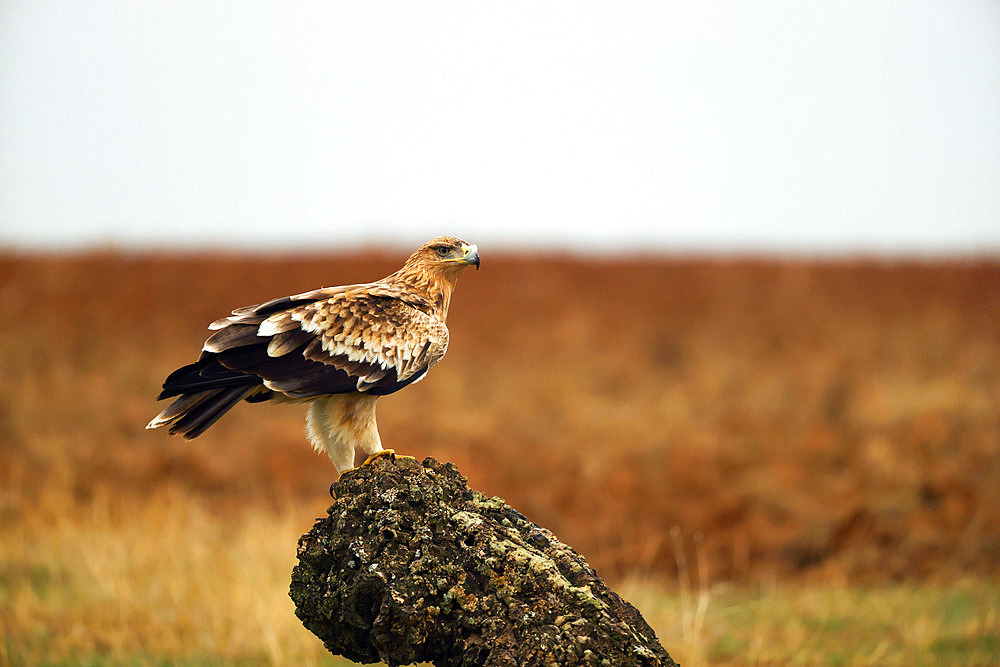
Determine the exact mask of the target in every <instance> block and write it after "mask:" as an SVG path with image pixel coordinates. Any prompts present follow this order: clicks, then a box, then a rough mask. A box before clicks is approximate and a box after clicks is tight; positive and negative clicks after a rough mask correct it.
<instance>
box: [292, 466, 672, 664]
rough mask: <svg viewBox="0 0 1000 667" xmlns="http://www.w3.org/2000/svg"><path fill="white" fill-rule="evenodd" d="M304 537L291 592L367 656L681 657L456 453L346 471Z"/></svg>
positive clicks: (339, 644)
mask: <svg viewBox="0 0 1000 667" xmlns="http://www.w3.org/2000/svg"><path fill="white" fill-rule="evenodd" d="M334 488H335V492H336V500H335V501H334V503H333V505H332V506H331V507H330V508H329V510H328V515H327V516H326V517H324V518H322V519H319V520H318V521H317V522H316V524H315V525H314V526H313V528H312V529H311V530H310V531H309V532H308V533H306V534H305V535H303V536H302V537H301V538H300V540H299V549H298V558H299V563H298V565H296V566H295V568H294V570H293V571H292V585H291V590H290V595H291V597H292V600H293V601H294V602H295V606H296V611H295V613H296V615H297V616H298V617H299V618H300V619H301V620H302V622H303V624H304V625H305V626H306V628H308V629H309V630H310V631H312V632H313V633H314V634H316V635H317V636H318V637H319V638H320V639H322V640H323V642H324V644H325V646H326V647H327V649H329V650H330V652H331V653H333V654H335V655H342V656H344V657H346V658H349V659H350V660H354V661H356V662H361V663H371V662H377V661H379V660H382V661H385V662H386V663H388V664H390V665H405V664H410V663H413V662H421V661H426V662H431V663H433V664H435V665H439V666H445V665H448V666H458V665H497V666H500V665H505V666H506V665H510V666H511V667H514V666H522V665H545V666H548V665H558V666H560V667H562V666H564V665H637V666H638V665H650V666H654V665H664V666H669V665H674V664H675V663H674V662H673V660H671V658H670V656H669V655H668V654H667V652H666V651H665V650H664V649H663V647H662V646H661V645H660V643H659V642H658V641H657V639H656V635H655V634H654V632H653V630H652V629H651V628H650V627H649V625H648V624H647V623H646V622H645V620H643V618H642V616H641V615H640V614H639V612H638V611H637V610H636V609H635V608H634V607H633V606H632V605H630V604H629V603H628V602H626V601H624V600H622V599H621V598H620V597H619V596H618V595H617V594H616V593H615V592H614V591H612V590H611V589H610V588H609V587H608V586H607V585H606V584H604V582H603V581H602V580H601V579H600V578H599V577H598V576H597V574H596V572H594V570H593V569H592V568H591V567H590V566H589V565H588V564H587V561H586V560H584V558H583V557H582V556H580V555H579V554H577V553H576V552H575V551H573V549H571V548H570V547H568V546H566V545H565V544H562V543H561V542H559V540H557V539H556V537H555V536H554V535H553V534H552V533H550V532H549V531H548V530H546V529H545V528H542V527H540V526H538V525H536V524H534V523H532V522H531V521H529V520H528V519H527V518H525V517H524V515H522V514H521V513H520V512H518V511H517V510H515V509H513V508H511V507H510V506H508V505H507V504H506V503H504V502H503V500H501V499H500V498H491V497H487V496H484V495H483V494H481V493H479V492H477V491H474V490H472V489H470V488H469V486H468V483H467V481H466V479H465V478H464V477H463V476H462V475H461V474H460V473H459V472H458V469H457V468H456V467H455V466H454V465H453V464H451V463H445V464H442V463H439V462H438V461H435V460H434V459H431V458H428V459H425V460H424V462H423V463H422V464H421V463H420V462H418V461H416V460H415V459H411V458H407V457H399V458H396V459H395V460H392V459H388V458H380V459H376V460H375V461H373V462H371V463H369V464H368V465H365V466H363V467H361V468H359V469H357V470H352V471H348V472H346V473H345V474H344V475H342V476H341V478H340V480H339V481H338V482H337V483H336V484H335V486H334Z"/></svg>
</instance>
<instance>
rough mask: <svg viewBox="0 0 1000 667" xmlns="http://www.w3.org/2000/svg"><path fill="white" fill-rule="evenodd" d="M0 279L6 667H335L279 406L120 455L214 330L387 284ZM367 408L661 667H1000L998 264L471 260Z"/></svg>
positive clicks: (154, 269) (105, 258) (154, 439)
mask: <svg viewBox="0 0 1000 667" xmlns="http://www.w3.org/2000/svg"><path fill="white" fill-rule="evenodd" d="M403 254H405V253H399V254H398V255H393V256H386V255H373V256H343V257H320V256H309V257H301V256H300V257H269V258H264V257H227V256H166V255H165V256H157V255H136V256H131V255H119V254H113V253H102V254H90V255H75V256H21V255H10V254H8V255H0V350H2V353H0V378H2V382H0V664H2V665H8V664H9V665H19V664H94V665H96V664H137V665H145V664H154V665H160V664H175V663H179V664H191V665H195V664H197V665H200V664H218V663H220V662H224V663H239V664H259V663H263V664H267V663H271V664H330V665H339V664H342V663H340V662H337V661H335V660H333V659H332V658H330V657H329V656H326V655H324V651H323V649H322V646H321V645H320V644H319V642H318V641H317V640H316V639H315V638H314V637H312V635H310V634H309V633H308V632H307V631H305V630H304V629H302V627H301V626H300V625H299V624H298V622H297V620H296V619H295V617H294V616H293V614H292V605H291V602H290V601H289V600H288V598H287V595H286V591H287V582H288V577H289V572H290V569H291V566H292V564H293V563H294V550H295V541H296V539H297V537H298V535H299V534H301V533H303V532H305V531H306V530H307V529H308V528H309V527H310V526H311V525H312V521H313V519H314V518H315V517H317V516H319V515H321V514H322V513H323V512H324V510H325V508H326V505H327V501H328V497H327V487H328V485H329V483H330V481H331V477H332V475H333V469H332V467H331V466H330V464H329V462H328V461H327V460H325V459H323V458H320V457H319V456H318V455H317V454H315V453H313V452H312V451H311V450H310V448H309V447H308V445H307V444H306V442H305V439H304V436H303V414H302V413H303V409H302V408H301V407H300V406H270V405H256V406H253V405H245V406H244V405H241V406H239V407H237V408H236V409H235V410H234V411H233V412H232V413H231V414H230V415H227V416H226V417H225V418H223V419H222V420H221V421H220V422H219V423H218V424H217V425H216V426H215V427H213V428H212V429H211V430H209V431H208V432H207V433H206V434H205V435H204V436H202V437H201V438H199V439H197V440H196V441H194V442H185V441H183V440H178V439H176V438H167V437H166V435H165V434H164V433H162V432H159V431H145V430H144V429H143V426H144V425H145V423H146V422H147V421H148V420H149V418H150V417H152V416H153V415H154V414H155V413H156V412H157V411H158V409H159V408H158V407H157V405H156V404H155V402H154V398H155V395H156V393H157V390H158V387H159V384H160V382H161V381H162V379H163V377H164V376H165V375H166V374H167V373H169V372H170V371H171V370H173V369H174V368H175V367H176V366H178V365H181V364H184V363H188V362H189V361H192V360H193V359H194V358H195V356H196V355H197V351H198V349H199V347H200V345H201V343H202V341H203V339H204V338H205V336H206V330H205V327H206V325H207V324H208V323H209V322H211V321H212V320H214V319H216V318H218V317H220V316H221V315H223V314H225V313H227V312H228V311H229V310H230V309H231V308H233V307H236V306H240V305H246V304H251V303H257V302H260V301H263V300H266V299H268V298H270V297H274V296H281V295H284V294H287V293H292V292H297V291H304V290H306V289H311V288H313V287H317V286H319V285H335V284H341V283H345V282H360V281H365V280H371V279H375V278H378V277H381V276H382V275H385V274H387V273H389V272H390V271H392V270H394V269H395V268H397V266H398V264H399V263H400V262H401V260H402V255H403ZM449 326H450V328H451V332H452V338H451V346H450V349H449V352H448V356H447V357H446V358H445V360H444V361H443V362H442V363H441V364H440V365H439V366H437V367H436V368H435V369H434V371H433V372H432V373H431V374H430V375H429V376H428V378H427V380H425V381H424V382H421V383H420V384H419V385H416V386H415V387H412V388H410V389H407V390H406V391H403V392H400V393H399V394H397V395H393V396H390V397H387V398H386V399H384V400H383V401H381V402H380V408H379V423H380V430H381V432H382V438H383V442H384V444H385V445H386V446H389V447H393V448H394V449H396V450H397V451H398V452H400V453H405V454H411V455H414V456H416V457H418V458H422V457H424V456H434V457H436V458H438V459H442V460H451V461H454V462H455V463H456V464H457V465H458V466H459V468H460V469H461V470H462V471H463V472H464V473H465V474H466V475H467V476H468V477H469V481H470V483H471V484H472V485H473V486H474V487H476V488H478V489H480V490H482V491H484V492H486V493H490V494H495V495H499V496H502V497H503V498H505V499H506V500H507V501H508V502H510V503H511V504H513V505H514V506H516V507H518V508H519V509H521V510H522V511H523V512H524V513H525V514H526V515H528V516H529V517H530V518H531V519H533V520H535V521H537V522H539V523H541V524H543V525H545V526H547V527H549V528H550V529H552V530H553V531H555V532H556V533H557V534H558V535H559V536H560V537H561V538H562V539H563V540H565V541H566V542H568V543H570V544H572V545H574V546H575V547H576V548H577V549H578V550H579V551H580V552H582V553H583V554H585V555H586V556H587V557H588V559H589V560H590V562H591V563H592V564H593V565H594V566H595V567H596V568H597V569H598V571H599V572H600V573H601V574H602V575H604V576H605V577H606V578H608V579H609V580H610V581H612V582H616V583H618V584H619V585H620V586H621V588H622V591H623V593H624V594H625V595H626V597H628V598H629V599H631V600H633V602H635V603H636V605H637V606H638V607H639V608H640V609H641V610H642V611H643V613H644V614H645V615H646V617H647V619H648V620H650V622H651V623H652V624H653V625H654V627H655V628H656V629H657V631H658V634H659V636H660V638H661V640H662V641H663V643H664V645H665V646H666V648H667V649H668V650H669V651H670V652H671V654H672V655H674V657H675V658H676V659H677V660H678V661H680V662H682V663H683V664H686V665H703V664H715V663H740V664H755V663H756V664H766V663H786V662H799V663H807V664H816V663H820V664H891V663H902V662H909V663H916V664H922V663H927V664H930V663H937V664H941V663H948V664H990V663H995V662H996V660H997V657H998V656H1000V264H998V263H996V262H986V261H983V262H970V263H961V262H939V263H921V262H895V263H883V262H878V261H853V262H848V261H842V262H839V261H837V262H835V261H830V262H809V261H798V260H795V261H793V260H787V261H785V260H781V261H778V260H774V261H770V260H744V259H726V260H721V259H720V260H715V259H635V260H629V261H625V260H603V261H597V260H578V259H571V258H562V257H550V256H512V255H508V256H503V257H496V256H493V255H491V254H490V252H489V250H488V249H484V264H483V268H482V270H481V271H479V272H478V273H475V272H467V273H466V275H465V276H463V278H462V280H461V281H460V283H459V287H458V291H457V292H456V295H455V298H454V300H453V302H452V312H451V316H450V320H449Z"/></svg>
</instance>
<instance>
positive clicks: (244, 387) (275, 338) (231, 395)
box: [149, 283, 448, 438]
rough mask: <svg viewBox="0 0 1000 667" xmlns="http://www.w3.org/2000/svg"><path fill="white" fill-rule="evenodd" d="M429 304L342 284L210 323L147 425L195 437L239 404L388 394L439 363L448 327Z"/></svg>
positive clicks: (389, 289)
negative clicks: (194, 356)
mask: <svg viewBox="0 0 1000 667" xmlns="http://www.w3.org/2000/svg"><path fill="white" fill-rule="evenodd" d="M429 312H432V308H431V305H430V304H429V303H426V301H425V300H424V299H422V298H421V297H419V296H417V295H414V294H412V293H410V292H407V291H405V290H402V289H401V288H399V287H396V286H393V285H386V284H384V283H371V284H365V285H349V286H345V287H337V288H330V289H323V290H316V291H314V292H306V293H304V294H299V295H296V296H292V297H283V298H281V299H275V300H273V301H269V302H267V303H263V304H260V305H257V306H249V307H247V308H241V309H238V310H236V311H233V314H232V315H231V316H229V317H227V318H223V319H221V320H218V321H216V322H214V323H213V324H212V325H211V327H210V328H212V329H215V330H216V332H215V333H214V334H213V335H212V336H211V337H210V338H209V339H208V340H207V341H206V342H205V345H204V348H203V351H202V355H201V358H200V359H199V360H198V361H197V362H195V363H194V364H189V365H188V366H184V367H183V368H179V369H178V370H176V371H174V372H173V373H171V374H170V376H169V377H167V379H166V381H165V382H164V384H163V391H162V392H161V393H160V396H159V398H161V399H162V398H171V397H175V396H176V397H178V398H177V399H176V400H175V401H174V403H173V404H171V406H170V407H168V408H167V409H166V410H164V411H163V412H162V413H161V414H160V415H159V416H157V417H156V418H155V419H154V420H153V421H152V422H150V424H149V426H150V427H155V426H162V425H165V424H171V429H170V432H171V433H177V432H180V433H184V434H185V436H186V437H188V438H193V437H196V436H197V435H199V434H201V433H202V432H203V431H204V430H205V429H206V428H208V427H209V426H211V424H213V423H214V422H215V421H216V420H217V419H218V418H219V417H221V416H222V414H224V413H225V412H227V411H228V410H229V409H230V408H232V407H233V406H234V405H236V403H238V402H239V401H240V400H242V399H247V400H249V401H263V400H267V399H269V398H272V397H274V394H280V395H281V396H285V397H288V398H294V399H305V398H311V397H315V396H323V395H328V394H341V393H346V392H355V391H356V392H365V393H368V394H372V395H376V396H381V395H385V394H391V393H392V392H394V391H398V390H399V389H402V388H403V387H405V386H406V385H408V384H412V383H413V382H416V381H417V380H419V379H421V378H422V377H423V376H424V374H425V373H426V372H427V371H428V370H429V369H430V367H431V366H433V365H434V364H435V363H437V362H438V361H439V360H440V359H441V357H443V356H444V353H445V351H446V350H447V347H448V329H447V327H446V326H445V324H444V322H442V321H441V320H440V319H438V318H437V317H434V316H433V315H430V314H428V313H429Z"/></svg>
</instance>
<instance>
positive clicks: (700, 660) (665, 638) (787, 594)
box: [622, 580, 1000, 667]
mask: <svg viewBox="0 0 1000 667" xmlns="http://www.w3.org/2000/svg"><path fill="white" fill-rule="evenodd" d="M622 592H623V593H624V594H625V596H626V597H627V598H628V599H630V600H631V601H632V602H633V604H635V605H636V606H637V607H639V609H640V610H641V611H642V612H643V614H644V616H645V617H646V619H647V620H648V621H649V622H650V624H651V625H652V626H653V627H654V629H655V630H656V631H657V636H658V637H659V638H660V640H661V642H662V643H663V645H664V646H665V647H666V648H667V650H668V651H670V654H671V656H673V657H674V659H675V660H677V661H678V662H680V663H682V664H684V665H686V667H697V666H699V665H706V664H730V663H731V664H789V663H791V664H809V665H883V664H906V665H932V664H933V665H942V664H947V665H991V664H997V663H998V661H1000V584H998V582H994V581H983V580H967V581H962V582H959V583H957V584H954V585H951V586H940V585H915V584H906V585H896V586H885V585H881V586H874V587H871V588H868V587H862V586H842V585H831V584H820V585H813V584H805V585H794V586H777V587H770V588H765V589H759V590H756V591H750V590H746V589H734V588H730V587H717V588H716V589H714V590H710V591H702V592H700V593H698V594H691V593H683V592H682V593H678V594H676V595H666V594H664V592H663V590H662V589H657V588H655V587H650V586H649V585H643V584H641V583H630V584H627V585H625V586H624V587H622ZM699 595H700V596H701V598H702V607H703V609H702V611H701V613H700V614H699V613H698V609H697V599H696V598H697V597H698V596H699Z"/></svg>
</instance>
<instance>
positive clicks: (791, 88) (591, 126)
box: [0, 0, 1000, 254]
mask: <svg viewBox="0 0 1000 667" xmlns="http://www.w3.org/2000/svg"><path fill="white" fill-rule="evenodd" d="M442 233H450V234H456V235H459V236H462V237H463V238H466V239H468V240H470V241H474V242H477V243H479V245H480V246H481V247H488V246H490V245H492V246H498V247H499V246H517V247H521V248H537V249H547V248H560V249H575V250H586V251H596V252H604V251H618V250H631V249H639V250H643V251H652V252H655V251H660V250H663V251H668V252H676V251H687V250H697V251H712V250H723V251H729V252H732V251H735V252H753V251H768V252H770V251H804V252H810V253H816V252H820V253H823V252H835V253H842V252H852V251H864V252H888V253H914V252H915V253H920V254H923V253H935V252H945V253H956V252H958V253H967V252H972V253H990V254H998V253H1000V3H998V2H996V1H995V0H940V1H937V2H919V1H908V2H892V3H890V2H881V1H876V2H871V1H870V0H867V1H860V0H859V1H856V2H837V1H826V2H807V1H806V2H804V1H802V0H798V1H788V2H778V1H775V0H760V1H758V2H735V1H732V2H722V1H716V2H713V1H710V0H685V1H677V2H604V3H594V2H579V1H567V2H545V1H537V0H533V1H531V2H512V1H505V2H491V3H486V2H474V1H472V0H464V1H460V2H459V1H455V2H412V1H410V2H372V1H366V2H361V1H358V2H336V1H333V0H325V1H322V2H319V1H316V2H269V1H264V0H249V1H239V2H236V1H233V2H213V1H210V0H209V1H206V0H195V1H185V0H171V1H167V0H144V1H142V2H136V1H134V0H76V1H72V0H71V1H66V0H59V1H56V0H3V2H0V246H6V247H11V246H13V247H20V248H28V249H45V248H79V247H89V246H107V245H111V246H119V247H124V248H159V247H164V246H166V247H171V248H183V249H192V248H221V249H233V250H242V249H247V248H252V249H263V250H268V249H272V248H281V249H295V248H309V249H314V250H316V249H318V250H336V249H338V248H348V247H353V246H355V245H357V244H359V243H360V244H366V245H372V244H379V243H388V244H391V245H393V246H403V247H405V246H409V245H412V244H415V243H419V242H421V241H423V240H426V239H427V238H429V237H431V236H435V235H438V234H442Z"/></svg>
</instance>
